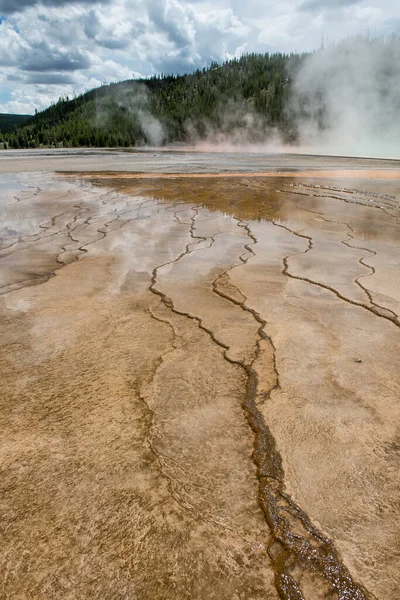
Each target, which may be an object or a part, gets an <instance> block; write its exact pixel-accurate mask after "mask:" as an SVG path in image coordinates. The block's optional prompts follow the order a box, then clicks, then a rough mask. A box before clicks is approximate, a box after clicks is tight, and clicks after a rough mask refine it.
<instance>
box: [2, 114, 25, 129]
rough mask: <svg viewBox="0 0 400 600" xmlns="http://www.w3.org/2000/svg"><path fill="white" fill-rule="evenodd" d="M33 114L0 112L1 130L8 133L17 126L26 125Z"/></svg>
mask: <svg viewBox="0 0 400 600" xmlns="http://www.w3.org/2000/svg"><path fill="white" fill-rule="evenodd" d="M31 118H32V115H9V114H2V113H0V132H2V133H7V132H10V131H13V129H14V127H15V126H18V125H25V123H26V122H27V121H28V119H31Z"/></svg>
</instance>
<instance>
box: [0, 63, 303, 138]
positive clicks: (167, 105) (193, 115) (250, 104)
mask: <svg viewBox="0 0 400 600" xmlns="http://www.w3.org/2000/svg"><path fill="white" fill-rule="evenodd" d="M304 57H305V55H296V54H292V55H283V54H272V55H268V54H265V55H258V54H251V55H247V56H244V57H242V58H240V59H234V60H231V61H228V62H226V63H224V64H223V65H218V64H212V65H211V66H210V67H209V68H208V69H203V70H202V71H200V70H198V71H196V72H194V73H191V74H187V75H178V76H172V75H165V76H155V77H152V78H150V79H144V80H140V81H139V80H130V81H125V82H121V83H116V84H111V85H105V86H102V87H100V88H97V89H94V90H91V91H89V92H87V93H85V94H82V95H81V96H78V97H74V98H68V97H63V98H60V99H59V100H58V102H57V103H56V104H54V105H52V106H50V107H49V108H48V109H46V110H44V111H43V112H40V113H37V114H36V115H35V116H34V117H33V118H32V119H31V120H30V121H29V122H28V123H27V124H26V125H25V126H22V127H19V128H17V129H16V130H15V131H14V132H13V133H11V134H5V135H3V139H4V141H6V142H8V144H9V146H10V147H12V148H25V147H38V146H41V145H46V146H47V145H50V146H52V145H54V146H63V147H71V146H135V145H143V144H151V145H160V144H166V143H172V142H185V143H190V142H193V141H197V140H199V139H204V138H206V137H208V138H210V137H211V138H213V137H218V136H219V137H221V136H224V135H226V136H228V135H229V136H230V138H231V139H232V137H233V138H234V139H235V138H237V139H239V138H240V136H241V135H242V134H243V132H246V135H247V136H250V137H251V138H252V141H257V140H258V139H259V140H260V141H261V139H265V135H266V132H268V131H269V130H272V129H273V128H278V129H279V130H280V131H281V132H283V133H285V134H286V135H287V136H288V137H290V135H291V124H290V123H289V122H288V117H287V116H286V112H285V110H284V107H285V104H286V102H287V99H288V97H289V94H290V87H291V80H292V77H293V74H294V73H295V71H296V70H297V68H298V67H299V66H300V64H301V63H302V61H303V60H304Z"/></svg>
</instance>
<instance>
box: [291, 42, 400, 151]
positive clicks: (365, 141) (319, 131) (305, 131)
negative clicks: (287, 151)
mask: <svg viewBox="0 0 400 600" xmlns="http://www.w3.org/2000/svg"><path fill="white" fill-rule="evenodd" d="M288 111H289V114H290V118H291V119H292V122H293V125H294V129H295V135H296V137H297V139H298V144H297V145H298V149H299V150H303V151H308V152H316V153H324V154H341V155H349V156H353V155H357V156H375V157H378V156H379V157H387V158H399V157H400V41H399V39H398V38H396V37H391V38H389V39H387V40H382V39H368V38H367V37H358V38H352V39H348V40H343V41H342V42H340V43H339V44H338V45H337V46H335V47H330V48H327V49H325V50H320V51H318V52H316V53H314V54H313V55H311V56H309V57H307V58H306V60H305V62H304V63H303V65H302V67H301V68H300V70H299V71H298V73H297V74H296V75H295V78H294V82H293V87H292V96H291V102H290V104H289V107H288Z"/></svg>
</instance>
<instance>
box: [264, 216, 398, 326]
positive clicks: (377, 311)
mask: <svg viewBox="0 0 400 600" xmlns="http://www.w3.org/2000/svg"><path fill="white" fill-rule="evenodd" d="M268 220H269V221H270V223H272V224H273V225H274V226H275V227H280V228H282V229H285V230H286V231H288V232H289V233H291V234H293V235H295V236H296V237H300V238H303V239H305V240H307V241H308V248H306V250H304V251H302V252H295V253H294V254H289V255H288V256H285V257H284V258H283V265H284V268H283V270H282V273H283V275H287V277H290V278H291V279H297V280H298V281H305V282H306V283H310V284H311V285H315V286H318V287H320V288H323V289H325V290H328V291H330V292H333V293H334V294H335V296H337V297H338V298H340V300H344V301H345V302H348V303H349V304H352V305H353V306H359V307H361V308H363V309H365V310H368V311H369V312H371V313H372V314H374V315H375V316H377V317H380V318H382V319H386V320H387V321H390V322H391V323H393V324H394V325H396V326H397V327H400V319H399V317H398V316H397V315H396V313H393V312H392V311H391V310H389V309H386V308H382V307H380V306H379V305H378V304H375V303H374V302H373V301H372V304H373V305H372V306H368V305H367V304H364V303H363V302H358V301H357V300H351V298H347V297H346V296H343V294H341V293H340V292H339V291H338V290H336V289H335V288H333V287H331V286H330V285H328V284H326V283H322V282H320V281H314V280H313V279H309V278H308V277H301V276H300V275H294V274H293V273H290V271H289V259H290V258H292V257H293V256H299V255H300V254H307V252H309V251H310V250H312V249H313V242H312V238H311V237H310V236H309V235H305V234H303V233H299V232H297V231H294V230H293V229H290V228H289V227H286V225H282V224H281V223H277V222H276V221H273V220H271V219H268ZM364 266H365V265H364ZM360 287H361V288H362V289H363V290H364V291H365V292H366V289H365V288H364V287H363V286H361V285H360ZM367 295H368V294H367ZM381 310H382V311H383V312H381Z"/></svg>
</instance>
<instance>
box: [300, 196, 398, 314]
mask: <svg viewBox="0 0 400 600" xmlns="http://www.w3.org/2000/svg"><path fill="white" fill-rule="evenodd" d="M298 208H299V209H300V210H304V211H306V212H310V213H314V214H317V215H318V216H319V217H320V218H321V219H322V220H323V221H325V222H326V223H335V224H336V225H344V226H345V227H347V228H348V229H349V230H350V232H351V233H349V234H348V236H349V238H348V239H347V240H341V241H340V243H341V244H343V245H344V246H347V247H348V248H353V249H355V250H362V251H363V252H369V254H372V255H373V256H377V255H378V253H377V252H375V250H370V248H365V247H363V246H354V245H352V244H349V241H350V240H355V239H356V238H355V236H354V235H353V234H354V233H355V232H354V229H353V228H352V227H351V225H349V223H346V222H345V221H334V220H332V219H327V218H326V217H325V215H324V213H322V212H318V211H314V210H310V209H308V208H304V207H300V206H298ZM298 233H301V232H298ZM366 258H367V257H366V256H362V257H361V258H360V259H359V261H358V262H359V263H360V265H362V266H363V267H366V268H367V269H369V270H370V273H369V274H368V275H360V276H359V277H357V278H356V279H355V280H354V283H355V284H357V285H358V286H359V287H360V288H361V289H362V290H363V292H365V294H366V295H367V297H368V300H369V301H370V303H371V304H372V305H373V306H375V307H376V309H377V310H382V311H384V312H385V313H386V314H387V315H391V316H392V317H393V318H394V319H396V320H397V321H399V318H398V317H399V316H398V315H397V314H396V313H395V312H394V311H393V310H391V309H390V308H387V307H386V306H381V305H380V304H377V302H375V301H374V299H373V296H372V293H373V292H371V290H369V289H368V288H367V287H365V286H364V285H362V283H360V279H365V278H366V277H372V276H373V275H375V273H376V269H375V267H373V266H372V265H369V264H368V263H366V262H364V260H365V259H366Z"/></svg>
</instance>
